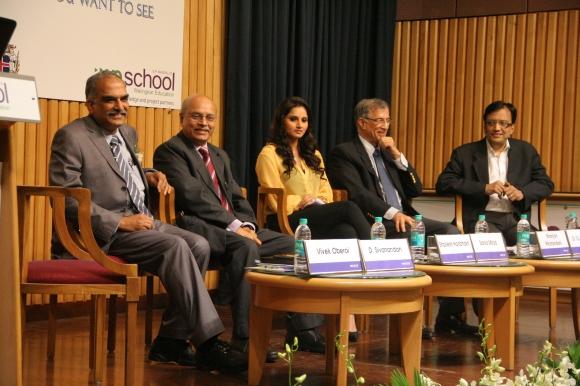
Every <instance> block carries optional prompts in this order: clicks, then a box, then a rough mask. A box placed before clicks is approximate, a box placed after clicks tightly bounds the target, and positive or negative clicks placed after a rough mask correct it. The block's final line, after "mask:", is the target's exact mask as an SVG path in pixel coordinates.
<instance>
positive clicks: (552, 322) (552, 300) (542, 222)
mask: <svg viewBox="0 0 580 386" xmlns="http://www.w3.org/2000/svg"><path fill="white" fill-rule="evenodd" d="M547 202H548V200H547V199H546V198H544V199H542V200H540V201H538V202H537V205H538V208H537V215H538V217H537V221H538V229H539V230H540V231H547V230H548V225H547V223H546V217H547V215H546V211H547V206H548V203H547ZM455 222H456V226H457V229H459V231H460V232H461V233H465V232H464V227H463V197H462V196H461V195H460V194H457V195H455ZM548 291H549V296H548V303H549V326H550V328H555V327H556V320H557V317H558V288H557V287H548Z"/></svg>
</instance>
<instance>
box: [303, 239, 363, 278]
mask: <svg viewBox="0 0 580 386" xmlns="http://www.w3.org/2000/svg"><path fill="white" fill-rule="evenodd" d="M304 250H305V252H306V260H307V262H308V272H310V274H311V275H318V274H321V273H337V272H361V271H362V264H361V261H360V252H359V249H358V240H357V239H343V240H334V239H330V240H304Z"/></svg>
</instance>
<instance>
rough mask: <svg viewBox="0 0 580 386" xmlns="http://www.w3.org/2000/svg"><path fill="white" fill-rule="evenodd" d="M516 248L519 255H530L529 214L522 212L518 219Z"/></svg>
mask: <svg viewBox="0 0 580 386" xmlns="http://www.w3.org/2000/svg"><path fill="white" fill-rule="evenodd" d="M516 249H517V254H518V256H519V257H527V256H529V255H530V223H529V222H528V215H527V214H522V215H521V216H520V221H518V227H517V246H516Z"/></svg>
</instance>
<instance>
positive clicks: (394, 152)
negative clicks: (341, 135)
mask: <svg viewBox="0 0 580 386" xmlns="http://www.w3.org/2000/svg"><path fill="white" fill-rule="evenodd" d="M390 123H391V118H390V111H389V105H388V103H387V102H385V101H383V100H381V99H363V100H361V101H360V102H359V103H358V104H357V106H356V107H355V124H356V127H357V132H358V135H357V136H356V137H355V138H354V139H353V140H352V141H350V142H345V143H342V144H340V145H337V146H336V147H335V148H334V149H332V150H331V151H330V154H329V156H328V162H327V163H326V168H327V170H326V172H327V174H328V178H329V179H330V183H331V184H332V187H333V188H336V189H346V190H347V191H348V197H349V199H350V200H352V201H354V202H355V203H356V204H357V205H358V206H359V207H360V208H361V209H362V211H363V213H365V214H366V215H367V218H368V219H369V222H372V221H373V220H374V218H375V217H376V216H380V217H383V219H384V220H383V224H384V225H385V227H386V228H387V238H406V237H409V234H410V230H411V225H412V224H413V223H414V221H415V220H414V219H413V216H414V215H416V214H419V213H418V212H417V211H416V210H415V208H413V207H412V206H411V201H410V200H411V199H412V198H414V197H418V196H419V195H420V194H421V192H422V190H423V186H422V184H421V180H420V179H419V176H418V175H417V172H416V171H415V169H414V168H413V166H412V165H411V164H410V163H409V162H408V161H407V159H406V158H405V156H404V155H403V153H401V152H400V151H399V149H398V148H397V146H396V144H395V141H394V139H393V137H391V136H389V125H390ZM378 163H379V164H378ZM381 164H382V165H381ZM381 170H383V171H384V170H386V172H387V176H384V175H382V176H381ZM385 178H387V180H385ZM389 183H390V184H391V185H390V188H389V187H388V184H389ZM423 222H424V224H425V231H426V234H427V235H433V234H455V233H458V231H457V228H455V227H454V226H453V225H451V224H447V223H443V222H441V221H436V220H431V219H428V218H423Z"/></svg>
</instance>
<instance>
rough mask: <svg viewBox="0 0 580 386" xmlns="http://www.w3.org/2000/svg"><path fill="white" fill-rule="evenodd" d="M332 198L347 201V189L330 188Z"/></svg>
mask: <svg viewBox="0 0 580 386" xmlns="http://www.w3.org/2000/svg"><path fill="white" fill-rule="evenodd" d="M332 199H333V200H334V201H347V200H348V190H346V189H332Z"/></svg>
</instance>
